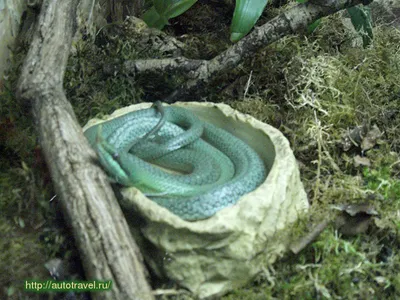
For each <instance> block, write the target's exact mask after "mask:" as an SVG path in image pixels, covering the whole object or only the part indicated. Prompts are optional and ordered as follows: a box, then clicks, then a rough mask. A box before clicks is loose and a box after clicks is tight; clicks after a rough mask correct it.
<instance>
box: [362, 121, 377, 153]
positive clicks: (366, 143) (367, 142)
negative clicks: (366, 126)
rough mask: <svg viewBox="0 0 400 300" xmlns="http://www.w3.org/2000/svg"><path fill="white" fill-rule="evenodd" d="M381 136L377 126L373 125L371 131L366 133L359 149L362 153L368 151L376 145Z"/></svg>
mask: <svg viewBox="0 0 400 300" xmlns="http://www.w3.org/2000/svg"><path fill="white" fill-rule="evenodd" d="M381 136H382V132H381V131H380V130H379V128H378V126H376V125H374V126H373V127H372V129H371V130H369V131H368V132H367V134H366V135H365V137H364V138H363V139H362V142H361V149H362V150H363V151H366V150H369V149H371V148H373V147H374V146H375V145H376V141H377V140H378V139H379V138H380V137H381Z"/></svg>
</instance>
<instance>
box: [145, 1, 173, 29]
mask: <svg viewBox="0 0 400 300" xmlns="http://www.w3.org/2000/svg"><path fill="white" fill-rule="evenodd" d="M142 20H143V21H144V22H145V23H146V24H147V26H149V27H152V28H157V29H159V30H161V29H163V28H164V26H165V25H168V19H167V18H166V17H165V15H160V14H159V13H158V12H157V10H156V8H155V7H154V6H152V7H151V8H150V9H149V10H147V11H146V12H145V13H144V14H143V15H142Z"/></svg>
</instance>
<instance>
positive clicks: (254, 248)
mask: <svg viewBox="0 0 400 300" xmlns="http://www.w3.org/2000/svg"><path fill="white" fill-rule="evenodd" d="M150 105H151V104H149V103H142V104H138V105H132V106H129V107H126V108H123V109H120V110H118V111H116V112H115V113H113V114H112V115H111V116H110V118H113V117H116V116H118V115H121V114H125V113H127V112H129V111H132V110H137V109H143V108H147V107H149V106H150ZM174 105H179V106H183V107H185V108H187V109H189V110H191V111H193V112H194V113H196V114H197V115H198V116H199V117H200V118H201V119H203V120H206V121H208V122H210V123H213V124H215V125H217V126H220V127H222V128H224V129H226V130H228V131H230V132H231V133H233V134H234V135H236V136H238V137H239V138H241V139H243V140H244V141H246V142H247V143H248V144H249V145H251V146H252V147H253V148H254V149H255V150H256V151H257V152H258V153H259V155H260V156H261V158H262V159H263V160H264V162H265V165H266V166H267V169H268V170H269V174H268V176H267V178H266V180H265V182H264V183H263V184H262V185H261V186H260V187H259V188H257V189H256V190H254V191H253V192H251V193H249V194H246V195H244V196H243V197H242V198H241V199H240V200H239V202H238V203H237V204H236V205H234V206H232V207H229V208H226V209H223V210H221V211H219V212H218V213H217V214H216V215H214V216H213V217H211V218H209V219H206V220H201V221H197V222H187V221H184V220H182V219H180V218H179V217H177V216H175V215H174V214H172V213H170V212H169V211H168V210H167V209H165V208H163V207H160V206H158V205H157V204H156V203H154V202H153V201H151V200H150V199H148V198H146V197H145V196H144V195H143V194H142V193H141V192H140V191H138V190H137V189H135V188H125V189H122V191H121V192H122V195H123V198H124V199H123V200H122V203H125V204H124V205H123V206H125V207H127V206H128V207H129V206H130V207H131V208H132V209H129V210H126V209H125V213H126V216H127V218H128V220H129V222H130V224H131V229H132V233H133V235H134V237H135V239H136V241H137V243H138V244H139V245H140V247H141V249H142V253H143V256H144V257H145V259H146V261H147V262H148V264H149V265H150V267H151V268H152V269H153V271H154V272H155V273H156V274H158V275H159V276H164V277H167V278H169V279H171V280H173V281H175V282H176V283H178V284H179V285H180V286H182V287H185V288H187V289H189V290H190V291H191V292H193V293H194V294H195V295H196V296H198V297H199V298H201V299H203V298H207V297H210V296H220V295H223V294H225V293H227V292H229V291H230V290H232V289H235V288H238V287H240V286H243V285H244V284H246V283H248V282H249V281H250V280H251V279H253V278H254V276H255V275H257V274H258V273H260V272H262V271H263V268H265V266H266V265H268V264H271V263H273V262H274V261H275V260H276V258H277V257H278V256H280V255H281V254H282V253H283V252H284V251H285V250H286V248H287V246H288V242H289V241H288V238H287V233H288V231H287V230H286V231H285V230H283V229H285V228H288V225H289V224H290V223H292V222H294V221H295V220H296V219H297V218H298V216H299V215H300V214H301V213H303V212H304V211H306V210H307V208H308V201H307V197H306V193H305V191H304V188H303V184H302V183H301V181H300V175H299V170H298V167H297V164H296V160H295V157H294V156H293V153H292V151H291V149H290V147H289V142H288V141H287V139H286V138H285V137H284V136H283V134H282V133H281V132H279V131H278V130H277V129H275V128H273V127H271V126H269V125H267V124H264V123H262V122H260V121H258V120H256V119H254V118H253V117H251V116H249V115H244V114H241V113H239V112H237V111H235V110H233V109H232V108H230V107H229V106H227V105H224V104H214V103H196V102H191V103H190V102H189V103H176V104H174ZM97 122H98V121H92V122H90V125H94V124H95V123H97ZM127 202H128V203H129V204H128V205H127V204H126V203H127Z"/></svg>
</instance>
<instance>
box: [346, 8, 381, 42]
mask: <svg viewBox="0 0 400 300" xmlns="http://www.w3.org/2000/svg"><path fill="white" fill-rule="evenodd" d="M347 12H348V13H349V15H350V19H351V23H352V24H353V26H354V28H355V30H357V32H359V33H360V35H361V37H362V39H363V46H364V48H365V47H367V46H368V45H370V44H371V42H372V39H373V37H374V35H373V33H372V18H371V9H370V8H369V7H368V6H363V7H360V6H353V7H350V8H348V9H347Z"/></svg>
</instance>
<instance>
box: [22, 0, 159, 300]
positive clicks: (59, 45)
mask: <svg viewBox="0 0 400 300" xmlns="http://www.w3.org/2000/svg"><path fill="white" fill-rule="evenodd" d="M82 1H84V0H82ZM78 4H79V1H78V0H45V1H44V3H43V6H42V11H41V15H40V19H39V24H38V26H37V28H36V32H35V35H34V38H33V41H32V44H31V47H30V49H29V52H28V55H27V57H26V60H25V63H24V66H23V69H22V74H21V77H20V81H19V83H18V98H19V100H20V101H24V102H25V103H29V104H30V105H32V108H33V113H34V119H35V123H36V126H37V130H38V132H39V138H40V144H41V146H42V149H43V152H44V155H45V158H46V161H47V164H48V166H49V169H50V173H51V175H52V178H53V182H54V186H55V188H56V191H57V195H58V199H59V201H60V202H61V204H62V207H63V212H64V215H65V217H66V220H67V221H68V222H69V224H70V226H71V228H72V230H73V233H74V236H75V240H76V243H77V246H78V249H79V251H80V255H81V258H82V263H83V266H84V269H85V273H86V278H87V279H98V280H112V281H113V283H112V290H111V291H109V292H97V293H93V295H92V297H93V299H153V296H152V294H151V290H150V287H149V285H148V283H147V282H146V278H145V275H144V274H145V269H144V266H143V264H142V257H141V255H140V253H139V250H138V248H137V246H136V244H135V242H134V241H133V239H132V236H131V234H130V231H129V228H128V225H127V223H126V221H125V218H124V216H123V214H122V211H121V209H120V207H119V205H118V203H117V201H116V199H115V196H114V193H113V191H112V189H111V187H110V184H109V182H108V180H107V177H106V175H105V174H104V172H103V171H102V170H101V169H100V168H99V167H98V166H97V165H96V164H95V163H94V161H95V160H96V156H95V153H94V151H93V150H92V149H91V148H90V146H89V144H88V142H87V141H86V139H85V138H84V136H83V134H82V129H81V127H80V126H79V124H78V122H77V120H76V117H75V115H74V112H73V109H72V107H71V105H70V103H69V102H68V100H67V99H66V97H65V94H64V91H63V88H62V83H63V77H64V71H65V67H66V63H67V59H68V54H69V49H70V45H71V40H72V36H73V34H74V32H75V30H76V28H75V27H76V25H75V24H76V21H75V20H76V8H77V6H78Z"/></svg>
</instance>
